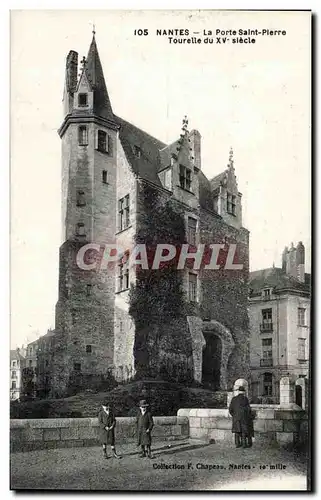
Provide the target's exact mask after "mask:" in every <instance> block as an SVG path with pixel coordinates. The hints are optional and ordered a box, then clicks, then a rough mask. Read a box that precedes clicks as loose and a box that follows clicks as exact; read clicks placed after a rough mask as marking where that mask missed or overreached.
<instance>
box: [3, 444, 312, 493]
mask: <svg viewBox="0 0 321 500" xmlns="http://www.w3.org/2000/svg"><path fill="white" fill-rule="evenodd" d="M118 452H119V453H121V454H122V455H123V458H122V460H116V459H109V460H104V459H103V457H102V451H101V449H100V448H99V447H93V448H62V449H52V450H40V451H31V452H28V453H26V452H17V453H12V454H11V489H50V490H52V489H54V490H125V491H126V490H127V491H128V490H141V491H146V490H154V491H155V490H159V491H175V490H196V491H197V490H200V491H201V490H231V491H232V490H270V491H273V490H274V491H275V490H306V488H307V479H306V470H307V467H306V464H305V462H304V459H303V458H302V457H299V456H296V455H295V454H294V453H293V452H288V451H285V450H280V449H278V448H272V447H269V448H267V447H263V446H262V445H259V444H254V446H253V448H251V449H245V450H243V449H242V448H241V449H235V448H234V447H232V446H231V445H223V443H219V444H210V445H207V444H201V443H197V442H189V441H180V442H173V443H171V445H170V447H169V445H168V443H162V442H157V443H155V444H154V447H153V455H154V459H153V460H150V459H148V458H144V459H142V458H139V456H138V449H137V448H136V447H135V446H133V445H132V444H131V445H121V446H119V447H118Z"/></svg>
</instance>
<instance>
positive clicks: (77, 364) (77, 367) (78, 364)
mask: <svg viewBox="0 0 321 500" xmlns="http://www.w3.org/2000/svg"><path fill="white" fill-rule="evenodd" d="M74 370H75V372H80V371H81V364H80V363H74Z"/></svg>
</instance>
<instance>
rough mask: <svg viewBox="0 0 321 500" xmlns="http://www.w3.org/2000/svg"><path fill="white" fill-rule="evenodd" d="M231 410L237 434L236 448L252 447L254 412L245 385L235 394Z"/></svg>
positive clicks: (234, 431) (233, 427)
mask: <svg viewBox="0 0 321 500" xmlns="http://www.w3.org/2000/svg"><path fill="white" fill-rule="evenodd" d="M229 412H230V414H231V415H232V432H233V433H234V434H235V445H236V448H240V447H243V448H251V446H252V437H253V436H254V430H253V414H252V411H251V407H250V403H249V400H248V398H247V397H246V395H245V389H244V387H242V386H241V387H239V388H238V394H237V396H234V397H233V398H232V401H231V403H230V406H229Z"/></svg>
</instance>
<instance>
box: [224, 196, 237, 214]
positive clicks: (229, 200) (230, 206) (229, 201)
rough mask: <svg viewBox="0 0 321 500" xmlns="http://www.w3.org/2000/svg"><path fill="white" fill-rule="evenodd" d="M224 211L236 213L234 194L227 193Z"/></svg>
mask: <svg viewBox="0 0 321 500" xmlns="http://www.w3.org/2000/svg"><path fill="white" fill-rule="evenodd" d="M226 211H227V213H229V214H232V215H235V214H236V196H234V195H233V194H231V193H227V197H226Z"/></svg>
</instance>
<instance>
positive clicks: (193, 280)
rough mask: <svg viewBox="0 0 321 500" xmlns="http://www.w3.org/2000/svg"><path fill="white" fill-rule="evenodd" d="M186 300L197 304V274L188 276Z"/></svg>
mask: <svg viewBox="0 0 321 500" xmlns="http://www.w3.org/2000/svg"><path fill="white" fill-rule="evenodd" d="M188 298H189V300H190V302H197V274H194V273H189V275H188Z"/></svg>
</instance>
